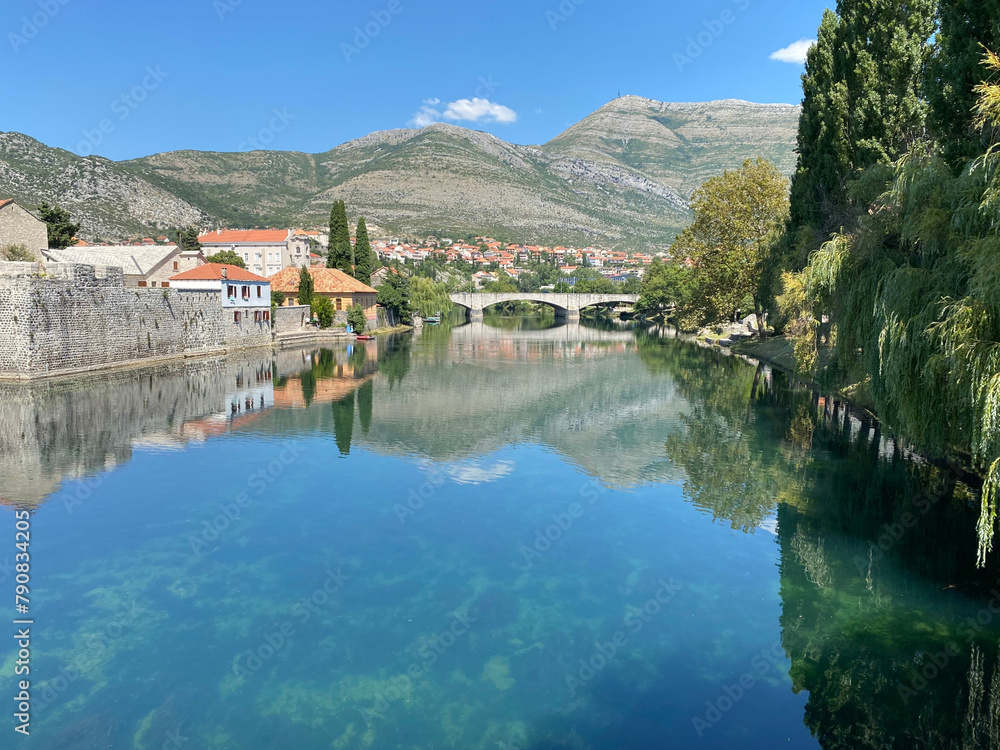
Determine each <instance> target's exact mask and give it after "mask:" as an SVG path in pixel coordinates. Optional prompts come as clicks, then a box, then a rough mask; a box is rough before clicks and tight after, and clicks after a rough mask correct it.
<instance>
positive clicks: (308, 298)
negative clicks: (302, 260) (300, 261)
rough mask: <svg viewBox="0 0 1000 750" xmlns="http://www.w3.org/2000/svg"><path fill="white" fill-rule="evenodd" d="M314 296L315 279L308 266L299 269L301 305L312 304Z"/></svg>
mask: <svg viewBox="0 0 1000 750" xmlns="http://www.w3.org/2000/svg"><path fill="white" fill-rule="evenodd" d="M312 298H313V279H312V275H311V274H310V273H309V269H308V268H307V267H306V266H302V268H301V269H299V292H298V299H299V304H300V305H311V304H312Z"/></svg>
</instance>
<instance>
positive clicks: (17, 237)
mask: <svg viewBox="0 0 1000 750" xmlns="http://www.w3.org/2000/svg"><path fill="white" fill-rule="evenodd" d="M3 209H7V210H3ZM355 240H356V238H355V237H354V236H352V237H351V242H352V244H353V243H354V242H355ZM198 242H199V243H200V245H201V246H202V248H203V250H204V252H203V254H202V255H200V256H199V255H198V254H197V253H195V254H192V253H190V252H187V251H185V250H183V249H182V248H181V247H180V246H179V245H178V244H177V242H176V238H171V237H167V236H165V235H160V236H158V237H143V238H132V239H129V240H128V241H126V242H124V243H121V244H108V243H90V242H87V241H85V240H80V239H77V240H76V241H75V243H74V244H73V245H71V246H70V247H67V248H65V249H58V250H56V249H51V248H49V247H48V246H47V240H46V238H45V224H44V222H42V221H41V220H40V219H38V217H36V216H35V215H34V214H32V212H31V211H30V210H29V209H27V208H26V207H23V206H20V205H19V204H18V203H16V202H15V201H13V200H11V199H5V200H4V199H0V248H3V247H8V246H11V245H20V244H23V245H26V246H28V247H29V250H30V251H31V252H32V253H33V254H34V256H35V258H36V259H37V260H49V261H54V262H78V263H87V264H91V265H99V266H100V265H104V266H120V267H122V268H123V270H124V275H125V281H126V284H127V285H132V286H151V287H169V278H170V276H171V275H172V274H173V273H177V272H182V271H186V270H189V269H190V268H193V267H195V266H197V265H200V264H201V263H204V262H205V257H206V256H210V255H212V254H214V253H218V252H223V251H232V252H234V253H236V254H237V255H238V256H239V257H240V258H242V259H243V261H244V264H245V266H246V270H248V271H250V272H251V273H254V274H257V275H259V276H263V277H271V276H274V275H276V274H278V273H280V272H281V271H283V270H284V269H286V268H290V267H291V268H301V267H303V266H306V265H308V266H310V267H314V266H318V267H323V266H325V264H326V258H327V255H328V251H329V238H328V233H327V230H325V229H320V228H315V227H313V228H309V229H305V228H295V229H222V228H219V229H215V230H213V231H209V232H204V233H202V234H199V235H198ZM371 244H372V248H373V249H374V250H375V252H376V253H377V255H378V257H379V259H380V260H381V261H382V262H383V263H385V264H394V263H398V264H403V265H408V266H411V267H416V266H418V265H420V264H422V263H424V262H427V261H432V262H436V263H437V264H456V263H463V264H466V265H467V266H468V267H471V269H473V272H472V277H473V279H474V280H475V283H476V286H477V288H481V287H482V285H483V284H484V283H487V282H489V281H498V280H500V279H504V278H506V279H510V280H513V281H515V282H516V281H517V280H518V279H519V278H521V277H522V275H523V274H525V272H526V271H527V266H529V265H530V264H539V263H546V264H549V265H552V266H555V267H558V269H559V271H560V272H561V273H563V274H573V273H574V272H575V271H577V270H578V269H579V268H580V267H589V268H592V269H596V270H597V271H598V272H599V274H600V275H601V276H604V277H605V278H607V279H610V280H611V281H615V282H622V281H625V280H627V279H628V278H630V277H631V278H634V279H641V278H642V275H643V272H644V270H645V268H646V267H647V266H649V265H650V264H651V263H652V262H653V259H654V258H655V257H664V256H665V255H666V253H664V252H663V251H660V252H659V253H657V254H654V253H652V252H625V251H619V250H607V249H604V248H599V247H593V246H590V247H566V246H562V245H556V246H540V245H527V244H520V243H504V242H502V241H500V240H497V239H495V238H493V237H488V236H476V237H474V238H473V242H468V241H465V240H453V239H450V238H438V237H434V236H431V237H426V238H424V239H423V240H421V241H417V240H413V239H405V240H400V239H397V238H391V237H385V238H375V239H373V240H372V243H371ZM571 281H572V279H571Z"/></svg>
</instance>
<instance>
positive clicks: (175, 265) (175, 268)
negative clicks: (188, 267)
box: [174, 260, 180, 271]
mask: <svg viewBox="0 0 1000 750" xmlns="http://www.w3.org/2000/svg"><path fill="white" fill-rule="evenodd" d="M179 267H180V266H179V265H178V263H177V261H176V260H175V261H174V270H175V271H176V270H177V269H178V268H179Z"/></svg>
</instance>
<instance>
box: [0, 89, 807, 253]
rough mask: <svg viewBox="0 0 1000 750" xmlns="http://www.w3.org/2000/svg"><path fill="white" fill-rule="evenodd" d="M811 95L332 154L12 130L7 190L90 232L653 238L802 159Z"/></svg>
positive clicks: (622, 112) (3, 157)
mask: <svg viewBox="0 0 1000 750" xmlns="http://www.w3.org/2000/svg"><path fill="white" fill-rule="evenodd" d="M798 116H799V108H798V107H794V106H791V105H766V104H751V103H749V102H742V101H721V102H709V103H701V104H667V103H662V102H657V101H653V100H649V99H642V98H640V97H635V96H626V97H621V98H619V99H616V100H614V101H612V102H610V103H609V104H607V105H605V106H604V107H602V108H601V109H599V110H597V112H595V113H593V114H592V115H590V116H588V117H587V118H585V119H584V120H582V121H580V122H579V123H577V124H576V125H574V126H572V127H571V128H569V129H568V130H567V131H565V132H564V133H562V134H560V135H559V136H557V137H556V138H554V139H553V140H552V141H550V142H549V143H547V144H545V145H543V146H518V145H513V144H510V143H506V142H505V141H503V140H501V139H499V138H497V137H495V136H492V135H489V134H487V133H482V132H478V131H472V130H467V129H464V128H459V127H455V126H452V125H446V124H435V125H431V126H429V127H427V128H423V129H422V130H388V131H382V132H378V133H372V134H371V135H368V136H365V137H364V138H359V139H357V140H354V141H350V142H349V143H345V144H343V145H341V146H338V147H337V148H335V149H333V150H331V151H328V152H326V153H322V154H304V153H297V152H288V151H253V152H242V153H218V152H201V151H174V152H168V153H162V154H156V155H153V156H149V157H145V158H142V159H135V160H131V161H125V162H110V161H108V160H105V159H101V158H96V157H90V158H86V159H84V158H80V157H76V156H74V155H73V154H70V153H69V152H66V151H62V150H58V149H50V148H47V147H45V146H43V145H42V144H40V143H38V142H37V141H33V140H32V139H30V138H27V137H26V136H22V135H20V134H16V133H6V134H0V196H6V195H10V197H14V198H17V199H18V200H21V201H22V202H25V203H26V204H27V205H32V204H37V202H38V201H39V200H43V199H44V200H50V201H56V202H58V203H60V204H62V205H65V206H66V207H67V208H69V209H70V210H71V211H72V212H73V213H74V215H75V216H77V217H78V220H79V221H80V222H81V223H82V224H83V230H82V231H81V233H82V234H84V235H85V236H89V237H95V236H99V237H105V238H117V237H121V236H127V235H134V234H136V233H140V232H143V231H154V229H159V228H165V227H169V226H180V225H187V224H194V225H197V226H210V225H214V224H223V225H228V226H291V225H314V224H323V223H325V222H326V220H327V218H328V215H329V209H330V204H331V203H332V201H333V200H335V199H338V198H343V199H344V200H346V201H347V204H348V206H349V209H350V211H351V213H352V219H353V218H354V217H355V216H357V215H358V214H364V215H365V216H366V217H368V218H369V220H370V223H371V224H375V225H377V226H379V227H382V228H383V229H385V230H386V231H390V232H393V233H399V234H403V235H425V234H442V235H449V234H465V233H467V232H469V231H470V230H471V231H476V232H484V233H491V234H495V235H499V236H503V237H508V238H510V239H519V240H524V241H531V242H563V243H569V242H572V243H587V244H589V243H593V244H600V245H604V246H609V247H648V246H650V245H663V244H665V243H669V242H670V240H671V239H672V238H673V236H674V235H675V234H676V233H677V231H679V230H680V229H681V228H682V227H683V226H684V225H685V224H686V223H687V221H688V220H689V211H688V206H687V199H688V198H689V196H690V194H691V191H692V190H694V188H696V187H697V186H698V185H700V184H701V183H702V182H703V181H704V180H705V179H706V178H707V177H709V176H711V175H713V174H718V173H719V172H721V171H723V170H724V169H731V168H733V167H736V166H738V165H739V164H740V163H742V161H743V160H744V159H746V158H749V157H754V156H758V155H760V156H764V157H767V158H770V159H773V160H774V161H775V162H776V163H777V164H778V165H779V167H780V168H781V169H782V171H783V172H785V173H786V174H790V173H791V171H792V169H793V168H794V163H795V155H794V143H795V133H796V127H797V124H798Z"/></svg>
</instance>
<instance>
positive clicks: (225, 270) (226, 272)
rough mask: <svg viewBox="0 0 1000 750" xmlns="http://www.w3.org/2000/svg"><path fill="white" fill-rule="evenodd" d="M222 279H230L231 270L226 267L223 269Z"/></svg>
mask: <svg viewBox="0 0 1000 750" xmlns="http://www.w3.org/2000/svg"><path fill="white" fill-rule="evenodd" d="M222 278H224V279H228V278H229V269H228V268H226V267H225V266H223V267H222Z"/></svg>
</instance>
